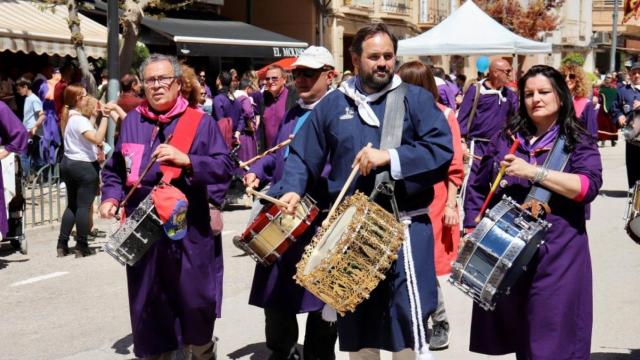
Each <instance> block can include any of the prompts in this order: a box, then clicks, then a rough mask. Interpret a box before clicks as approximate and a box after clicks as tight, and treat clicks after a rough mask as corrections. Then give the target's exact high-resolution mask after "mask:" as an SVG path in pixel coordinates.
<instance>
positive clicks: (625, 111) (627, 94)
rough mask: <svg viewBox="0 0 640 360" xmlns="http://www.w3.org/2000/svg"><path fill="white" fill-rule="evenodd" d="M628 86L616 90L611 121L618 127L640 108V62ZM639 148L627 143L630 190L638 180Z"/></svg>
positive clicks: (630, 73) (639, 166)
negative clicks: (615, 122)
mask: <svg viewBox="0 0 640 360" xmlns="http://www.w3.org/2000/svg"><path fill="white" fill-rule="evenodd" d="M629 77H630V78H631V83H630V84H625V85H624V86H622V87H620V88H618V96H617V97H616V100H615V102H614V103H613V110H612V114H613V119H614V120H616V121H617V122H618V125H619V126H620V127H624V126H625V125H626V124H627V123H628V122H629V121H631V120H632V119H633V115H634V112H635V111H636V110H638V109H639V108H640V62H637V63H635V64H634V65H633V66H632V67H631V70H630V71H629ZM638 159H640V146H638V145H634V144H632V143H629V142H627V144H626V148H625V162H626V164H627V181H628V182H629V188H632V187H633V186H634V185H635V183H636V181H638V180H640V164H638Z"/></svg>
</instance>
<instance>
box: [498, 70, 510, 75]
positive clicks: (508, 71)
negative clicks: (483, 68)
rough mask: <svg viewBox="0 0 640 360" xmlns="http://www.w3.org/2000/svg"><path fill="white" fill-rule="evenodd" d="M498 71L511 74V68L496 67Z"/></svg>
mask: <svg viewBox="0 0 640 360" xmlns="http://www.w3.org/2000/svg"><path fill="white" fill-rule="evenodd" d="M498 71H502V72H503V73H505V74H506V75H511V72H512V71H513V69H498Z"/></svg>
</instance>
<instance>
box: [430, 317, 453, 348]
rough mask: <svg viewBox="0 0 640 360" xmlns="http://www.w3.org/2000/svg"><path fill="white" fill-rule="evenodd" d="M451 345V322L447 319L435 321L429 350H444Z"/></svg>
mask: <svg viewBox="0 0 640 360" xmlns="http://www.w3.org/2000/svg"><path fill="white" fill-rule="evenodd" d="M448 347H449V323H448V322H446V321H441V322H434V323H433V327H432V333H431V339H430V340H429V350H444V349H446V348H448Z"/></svg>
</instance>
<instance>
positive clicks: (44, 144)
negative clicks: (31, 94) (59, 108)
mask: <svg viewBox="0 0 640 360" xmlns="http://www.w3.org/2000/svg"><path fill="white" fill-rule="evenodd" d="M48 90H49V83H48V82H46V81H45V82H43V83H42V85H40V89H39V90H38V97H40V100H41V101H42V111H44V114H45V117H44V122H43V123H42V137H41V138H40V158H41V159H42V160H43V161H44V162H45V164H55V163H56V161H57V159H56V150H58V148H60V146H62V136H61V134H60V128H59V126H58V123H59V121H60V120H59V119H58V114H57V113H56V105H55V101H54V100H53V99H47V98H46V95H47V92H48Z"/></svg>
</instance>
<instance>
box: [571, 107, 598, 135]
mask: <svg viewBox="0 0 640 360" xmlns="http://www.w3.org/2000/svg"><path fill="white" fill-rule="evenodd" d="M576 115H578V114H576ZM578 121H580V124H581V125H582V127H584V128H585V129H586V130H587V133H589V134H591V135H592V136H593V138H594V139H596V140H598V112H597V111H596V109H595V107H594V106H593V102H591V100H588V101H587V104H586V105H585V106H584V109H583V110H582V114H580V115H579V116H578Z"/></svg>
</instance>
